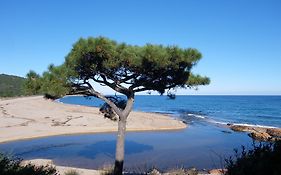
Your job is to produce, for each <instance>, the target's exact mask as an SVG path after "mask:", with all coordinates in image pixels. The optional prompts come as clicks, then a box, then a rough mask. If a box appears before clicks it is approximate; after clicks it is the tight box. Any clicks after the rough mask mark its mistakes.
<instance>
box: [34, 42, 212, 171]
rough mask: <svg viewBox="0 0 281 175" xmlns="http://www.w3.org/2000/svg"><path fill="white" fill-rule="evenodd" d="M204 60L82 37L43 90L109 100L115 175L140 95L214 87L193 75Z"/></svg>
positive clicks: (191, 52)
mask: <svg viewBox="0 0 281 175" xmlns="http://www.w3.org/2000/svg"><path fill="white" fill-rule="evenodd" d="M201 57H202V56H201V53H200V52H199V51H197V50H196V49H191V48H188V49H182V48H179V47H176V46H169V47H165V46H162V45H151V44H147V45H145V46H142V47H140V46H132V45H127V44H125V43H117V42H115V41H113V40H110V39H107V38H103V37H98V38H92V37H90V38H87V39H83V38H81V39H79V41H77V42H76V43H75V44H74V45H73V48H72V50H71V51H70V53H69V54H68V55H67V57H66V60H65V63H64V64H63V65H61V66H57V67H55V66H53V65H51V66H50V67H49V69H48V71H47V72H45V73H44V74H43V75H42V77H41V78H40V79H42V80H43V81H39V82H40V83H41V85H40V91H41V92H42V93H45V94H49V96H51V97H55V98H56V97H60V96H63V95H65V94H68V93H71V94H84V95H87V96H95V97H97V98H100V99H102V100H103V101H105V103H106V104H107V105H105V108H104V111H106V112H107V113H108V116H109V117H110V118H111V117H112V116H113V115H112V112H114V113H115V114H117V116H118V120H117V121H118V134H117V144H116V161H115V167H114V174H122V170H123V161H124V140H125V131H126V121H127V117H128V115H129V113H130V112H131V110H132V106H133V104H134V98H135V93H137V92H142V91H157V92H159V94H161V95H162V94H164V93H165V92H166V91H169V90H172V89H175V88H197V87H198V86H199V85H207V84H209V83H210V80H209V78H207V77H201V76H199V75H194V74H192V73H191V69H192V68H193V67H194V66H195V65H196V64H197V63H198V61H199V60H200V59H201ZM31 80H32V79H28V81H31ZM36 81H37V80H36ZM94 82H95V83H99V84H101V85H103V86H108V87H110V88H111V89H113V90H114V91H116V92H118V93H120V94H123V95H125V96H126V101H125V103H124V99H120V100H119V99H116V98H113V97H112V98H109V97H106V96H104V95H103V94H102V93H101V92H98V91H96V90H95V88H94V84H93V83H94ZM31 84H32V83H31ZM31 87H34V86H31ZM35 87H37V86H36V83H35ZM34 92H37V91H34ZM113 99H115V100H113ZM107 109H108V110H107Z"/></svg>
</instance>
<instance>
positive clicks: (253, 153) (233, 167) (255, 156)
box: [226, 141, 281, 175]
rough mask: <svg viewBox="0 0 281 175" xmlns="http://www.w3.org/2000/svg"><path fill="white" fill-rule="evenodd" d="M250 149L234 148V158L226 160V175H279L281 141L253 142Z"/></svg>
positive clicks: (280, 168)
mask: <svg viewBox="0 0 281 175" xmlns="http://www.w3.org/2000/svg"><path fill="white" fill-rule="evenodd" d="M253 146H254V148H253V149H252V150H249V151H246V149H245V147H243V146H242V151H241V153H238V150H235V153H236V154H235V159H233V158H232V157H230V158H229V159H227V160H226V168H227V169H228V171H227V172H226V175H280V174H281V142H280V141H279V142H276V143H264V144H261V143H260V144H258V145H255V144H253Z"/></svg>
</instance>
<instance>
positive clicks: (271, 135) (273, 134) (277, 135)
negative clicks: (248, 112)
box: [227, 124, 281, 142]
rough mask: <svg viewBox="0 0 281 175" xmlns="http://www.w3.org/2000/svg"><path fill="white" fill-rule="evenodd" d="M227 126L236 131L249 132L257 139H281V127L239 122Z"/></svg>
mask: <svg viewBox="0 0 281 175" xmlns="http://www.w3.org/2000/svg"><path fill="white" fill-rule="evenodd" d="M227 126H228V127H229V128H230V129H231V130H233V131H236V132H247V133H248V136H250V137H251V138H253V139H254V140H257V141H262V142H266V141H269V142H274V141H278V140H281V128H272V127H259V126H245V125H238V124H237V125H236V124H227Z"/></svg>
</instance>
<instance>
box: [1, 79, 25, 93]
mask: <svg viewBox="0 0 281 175" xmlns="http://www.w3.org/2000/svg"><path fill="white" fill-rule="evenodd" d="M24 82H25V79H24V78H22V77H18V76H14V75H6V74H0V97H13V96H21V95H23V88H22V87H23V84H24Z"/></svg>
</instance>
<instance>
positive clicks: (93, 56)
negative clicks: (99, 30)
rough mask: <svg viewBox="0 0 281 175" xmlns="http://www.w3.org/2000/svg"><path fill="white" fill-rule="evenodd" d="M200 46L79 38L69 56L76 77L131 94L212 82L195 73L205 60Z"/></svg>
mask: <svg viewBox="0 0 281 175" xmlns="http://www.w3.org/2000/svg"><path fill="white" fill-rule="evenodd" d="M201 57H202V55H201V53H200V52H199V51H198V50H196V49H191V48H188V49H182V48H179V47H177V46H167V47H165V46H162V45H151V44H147V45H145V46H142V47H140V46H132V45H127V44H125V43H117V42H115V41H113V40H110V39H107V38H103V37H99V38H92V37H90V38H87V39H83V38H81V39H79V41H78V42H77V43H75V44H74V46H73V49H72V50H71V52H70V53H69V54H68V55H67V57H66V66H67V67H68V68H70V69H69V70H71V73H72V74H71V77H72V79H73V80H80V81H79V83H80V84H83V83H85V84H87V82H88V80H90V79H91V80H94V81H95V82H97V83H101V84H103V85H106V86H109V87H111V88H112V89H113V90H115V91H117V92H120V93H122V94H125V95H128V94H129V93H130V92H133V93H135V92H141V91H146V90H150V91H153V90H154V91H158V92H159V93H160V94H163V93H164V92H165V90H167V89H172V88H177V87H181V88H187V87H189V88H192V87H197V86H199V85H206V84H209V82H210V80H209V78H207V77H202V76H200V75H193V74H192V73H191V69H192V67H193V66H194V65H196V64H197V63H198V61H199V60H200V59H201Z"/></svg>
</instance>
